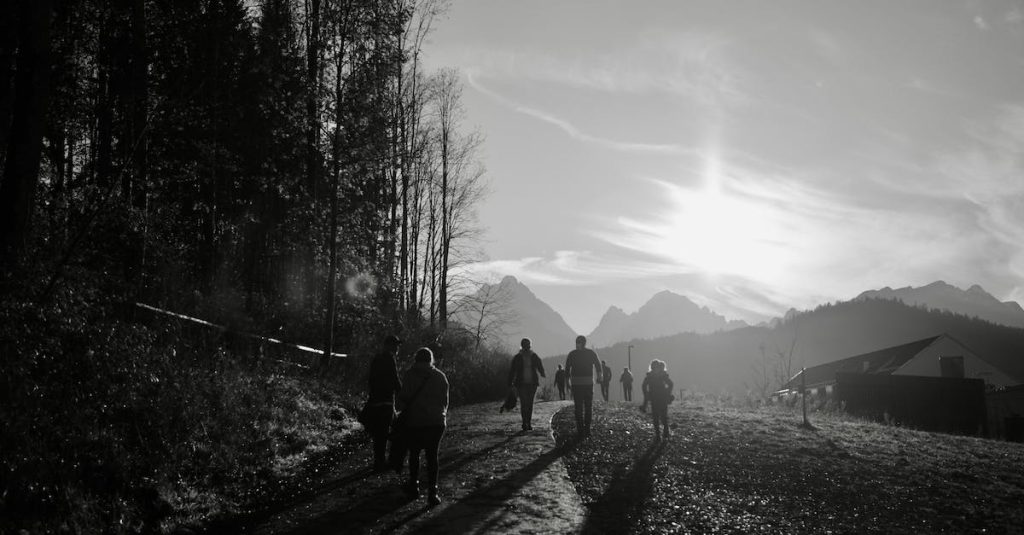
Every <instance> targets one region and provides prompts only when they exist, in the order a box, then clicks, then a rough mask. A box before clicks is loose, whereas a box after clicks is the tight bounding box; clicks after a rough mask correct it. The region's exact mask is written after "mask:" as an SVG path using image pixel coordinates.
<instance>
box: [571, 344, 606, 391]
mask: <svg viewBox="0 0 1024 535" xmlns="http://www.w3.org/2000/svg"><path fill="white" fill-rule="evenodd" d="M595 369H596V370H597V373H598V377H600V375H601V361H600V359H598V358H597V353H595V352H594V350H593V349H589V348H583V349H573V350H572V351H570V352H569V356H567V357H565V373H566V374H568V375H569V384H571V385H572V386H593V385H594V370H595Z"/></svg>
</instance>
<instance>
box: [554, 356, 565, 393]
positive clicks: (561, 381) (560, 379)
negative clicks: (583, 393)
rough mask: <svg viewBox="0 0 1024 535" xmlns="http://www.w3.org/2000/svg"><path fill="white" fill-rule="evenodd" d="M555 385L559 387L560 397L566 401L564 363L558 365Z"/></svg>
mask: <svg viewBox="0 0 1024 535" xmlns="http://www.w3.org/2000/svg"><path fill="white" fill-rule="evenodd" d="M555 387H557V388H558V399H561V400H562V401H565V370H563V369H562V365H561V364H559V365H558V370H557V371H555Z"/></svg>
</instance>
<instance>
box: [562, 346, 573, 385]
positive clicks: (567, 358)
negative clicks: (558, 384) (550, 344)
mask: <svg viewBox="0 0 1024 535" xmlns="http://www.w3.org/2000/svg"><path fill="white" fill-rule="evenodd" d="M571 360H572V353H569V354H568V355H566V356H565V367H564V368H562V371H563V372H565V375H563V377H565V379H566V380H568V379H569V369H570V368H572V363H571V362H570V361H571Z"/></svg>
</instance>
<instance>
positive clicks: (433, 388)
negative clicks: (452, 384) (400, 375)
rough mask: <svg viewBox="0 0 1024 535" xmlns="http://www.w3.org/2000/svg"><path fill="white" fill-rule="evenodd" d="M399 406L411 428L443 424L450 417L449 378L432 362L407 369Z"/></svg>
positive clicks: (421, 363) (418, 363)
mask: <svg viewBox="0 0 1024 535" xmlns="http://www.w3.org/2000/svg"><path fill="white" fill-rule="evenodd" d="M404 379H405V385H404V386H403V387H402V392H401V393H400V394H398V406H399V408H401V409H402V413H403V414H407V415H408V416H406V418H408V420H406V423H407V425H408V426H409V427H432V426H439V425H440V426H443V425H445V424H446V423H447V417H448V377H447V376H445V374H444V372H442V371H441V370H439V369H437V368H435V367H434V366H432V365H431V364H430V363H428V362H417V363H415V364H413V365H412V368H409V371H407V372H405V378H404Z"/></svg>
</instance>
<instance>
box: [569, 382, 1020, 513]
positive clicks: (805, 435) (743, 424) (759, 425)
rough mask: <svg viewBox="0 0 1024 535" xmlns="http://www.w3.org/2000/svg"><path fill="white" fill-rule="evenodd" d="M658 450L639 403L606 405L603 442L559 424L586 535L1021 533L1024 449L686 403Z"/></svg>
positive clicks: (600, 413) (678, 407)
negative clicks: (807, 424)
mask: <svg viewBox="0 0 1024 535" xmlns="http://www.w3.org/2000/svg"><path fill="white" fill-rule="evenodd" d="M669 418H670V420H671V422H672V428H673V436H672V437H671V438H670V439H669V440H668V441H666V442H662V443H656V442H654V441H653V428H652V427H651V424H650V417H649V415H647V414H643V413H641V412H639V411H638V410H637V407H636V406H635V405H626V404H619V403H614V404H596V406H595V422H596V423H595V427H594V432H593V434H592V436H591V437H589V438H587V439H586V440H583V441H580V442H578V443H577V442H575V440H574V438H573V432H574V423H573V416H572V412H571V410H570V411H565V410H563V411H561V412H560V413H559V414H558V415H557V416H556V418H555V434H556V438H557V440H558V441H559V443H560V444H567V443H570V442H572V443H574V444H575V446H574V447H573V448H567V454H566V457H565V459H566V464H567V466H568V469H569V474H570V477H571V478H572V480H573V482H574V484H575V485H576V488H577V490H578V492H579V493H580V496H581V498H582V499H583V502H584V504H585V505H586V506H587V508H588V511H589V515H588V521H587V525H586V526H585V527H584V532H588V531H589V532H597V531H608V532H623V533H662V532H684V533H685V532H691V533H706V532H718V531H725V532H743V533H777V532H788V533H826V532H830V533H863V532H876V533H883V532H884V533H942V532H945V533H982V532H989V533H991V532H996V533H1019V532H1022V530H1024V508H1022V507H1021V504H1022V503H1024V471H1022V470H1021V466H1024V445H1022V444H1015V443H1007V442H1000V441H993V440H988V439H982V438H976V437H967V436H955V435H946V434H941V433H931V432H924V431H918V430H913V429H907V428H901V427H895V426H890V425H885V424H879V423H875V422H869V421H864V420H860V419H857V418H853V417H850V416H847V415H845V414H843V413H841V412H837V411H828V412H825V411H819V412H815V413H813V414H812V415H811V423H812V425H813V428H811V429H807V428H804V427H802V426H801V423H802V417H801V415H800V413H799V411H793V410H791V409H787V408H784V407H760V408H738V407H729V406H726V405H725V404H723V403H721V402H719V401H717V400H715V399H712V398H707V397H699V396H686V397H685V398H684V400H683V403H682V404H679V403H677V404H674V405H673V406H671V408H670V416H669Z"/></svg>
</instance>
